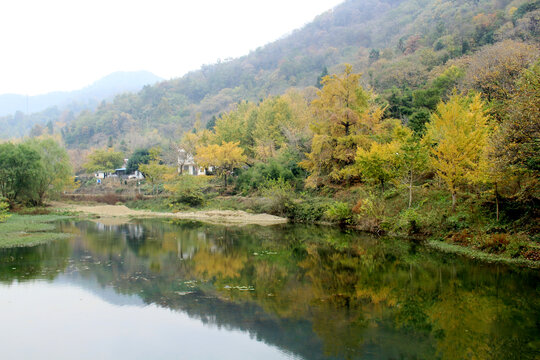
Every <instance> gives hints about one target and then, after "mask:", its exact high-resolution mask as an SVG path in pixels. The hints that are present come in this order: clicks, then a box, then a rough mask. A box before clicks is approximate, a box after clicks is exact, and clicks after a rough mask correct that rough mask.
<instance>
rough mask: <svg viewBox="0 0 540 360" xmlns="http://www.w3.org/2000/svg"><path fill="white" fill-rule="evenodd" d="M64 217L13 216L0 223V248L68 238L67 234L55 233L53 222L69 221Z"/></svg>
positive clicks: (50, 215) (67, 217)
mask: <svg viewBox="0 0 540 360" xmlns="http://www.w3.org/2000/svg"><path fill="white" fill-rule="evenodd" d="M69 218H70V216H65V215H54V214H49V215H19V214H13V215H12V216H10V217H9V218H8V219H7V221H6V222H4V223H0V248H7V247H23V246H36V245H40V244H44V243H47V242H49V241H54V240H59V239H65V238H68V237H69V236H70V235H69V234H64V233H58V232H55V231H54V230H55V226H54V225H53V224H51V222H53V221H57V220H64V219H69Z"/></svg>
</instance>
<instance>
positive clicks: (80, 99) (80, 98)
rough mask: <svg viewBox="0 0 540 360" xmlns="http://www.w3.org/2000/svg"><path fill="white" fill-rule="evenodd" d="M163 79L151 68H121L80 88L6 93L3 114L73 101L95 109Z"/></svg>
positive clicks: (1, 99)
mask: <svg viewBox="0 0 540 360" xmlns="http://www.w3.org/2000/svg"><path fill="white" fill-rule="evenodd" d="M161 80H163V79H161V78H160V77H158V76H156V75H154V74H152V73H150V72H148V71H130V72H126V71H118V72H114V73H112V74H109V75H107V76H105V77H103V78H101V79H99V80H97V81H96V82H94V83H93V84H91V85H89V86H87V87H85V88H83V89H80V90H74V91H55V92H51V93H47V94H43V95H34V96H26V95H19V94H3V95H0V116H3V115H8V114H13V113H15V112H16V111H21V112H24V113H35V112H39V111H43V110H45V109H47V108H50V107H53V106H57V107H59V108H63V107H66V106H69V105H72V106H73V105H74V103H75V104H76V106H77V107H80V108H93V107H95V106H96V105H97V104H99V102H101V101H102V100H104V99H109V98H111V97H113V96H115V95H118V94H119V93H124V92H134V91H139V90H140V89H141V88H142V87H143V86H144V85H153V84H155V83H156V82H158V81H161Z"/></svg>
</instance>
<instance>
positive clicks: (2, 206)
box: [0, 198, 11, 223]
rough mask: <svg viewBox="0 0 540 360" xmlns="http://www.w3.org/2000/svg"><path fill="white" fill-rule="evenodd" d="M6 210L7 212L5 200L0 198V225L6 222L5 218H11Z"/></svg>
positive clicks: (7, 205)
mask: <svg viewBox="0 0 540 360" xmlns="http://www.w3.org/2000/svg"><path fill="white" fill-rule="evenodd" d="M8 210H9V204H8V202H7V201H6V200H5V199H3V198H0V223H2V222H4V221H6V220H7V218H8V217H10V216H11V215H9V213H8Z"/></svg>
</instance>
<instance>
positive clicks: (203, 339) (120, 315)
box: [0, 280, 294, 359]
mask: <svg viewBox="0 0 540 360" xmlns="http://www.w3.org/2000/svg"><path fill="white" fill-rule="evenodd" d="M94 290H95V289H94ZM94 290H92V292H88V291H86V290H84V289H82V288H80V287H77V286H70V285H68V284H66V283H65V282H63V281H61V280H60V281H58V283H57V282H56V281H55V282H54V283H50V282H42V281H35V282H31V283H24V284H18V283H13V284H12V285H10V286H5V285H0V309H1V310H0V319H1V323H2V324H4V325H5V324H9V326H0V344H1V345H0V359H292V358H294V357H292V356H290V355H288V354H285V353H283V352H282V351H280V350H278V349H276V348H274V347H271V346H268V345H266V344H264V343H262V342H259V341H256V340H255V339H253V338H250V336H249V334H247V333H245V332H240V331H230V330H228V331H225V330H224V329H218V328H217V327H215V326H208V325H204V324H203V323H201V322H200V321H198V320H195V319H192V318H189V317H188V316H187V315H185V314H183V313H181V312H175V311H171V310H168V309H165V308H162V307H158V306H156V305H148V306H141V305H143V304H142V302H140V301H139V304H136V303H137V302H138V301H137V300H136V297H135V296H130V295H121V294H116V293H114V292H113V291H112V290H111V289H103V290H102V291H103V294H100V296H97V295H96V294H95V293H94ZM103 298H107V301H105V300H103ZM109 298H110V300H112V301H109ZM112 298H114V299H112ZM124 299H125V300H126V301H125V302H124V301H123V300H124ZM122 303H124V304H129V305H119V304H122Z"/></svg>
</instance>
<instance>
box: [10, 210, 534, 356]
mask: <svg viewBox="0 0 540 360" xmlns="http://www.w3.org/2000/svg"><path fill="white" fill-rule="evenodd" d="M99 221H100V220H99V219H98V220H95V221H67V222H60V223H58V224H57V225H58V227H59V228H60V230H61V231H63V232H66V233H70V234H72V235H73V236H72V237H71V238H70V239H67V240H60V241H56V242H53V243H50V244H47V245H42V246H38V247H33V248H14V249H4V250H0V319H1V326H0V358H1V359H124V358H126V359H538V357H539V356H540V296H539V295H540V286H539V285H540V282H539V273H538V271H537V270H528V269H513V268H510V267H506V266H502V265H487V264H480V263H475V262H473V261H470V260H467V259H463V258H459V257H455V256H452V255H446V254H438V253H435V252H432V251H429V250H427V249H425V248H424V247H423V246H421V245H419V244H416V243H413V242H408V241H406V240H402V239H390V238H376V237H372V236H369V235H365V234H361V233H356V232H346V231H341V230H339V229H334V228H328V227H315V226H300V225H277V226H271V227H260V226H245V227H224V226H215V225H206V224H201V223H193V222H171V221H168V220H133V221H132V222H130V223H127V224H121V223H118V224H115V223H113V222H110V221H103V222H99Z"/></svg>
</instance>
